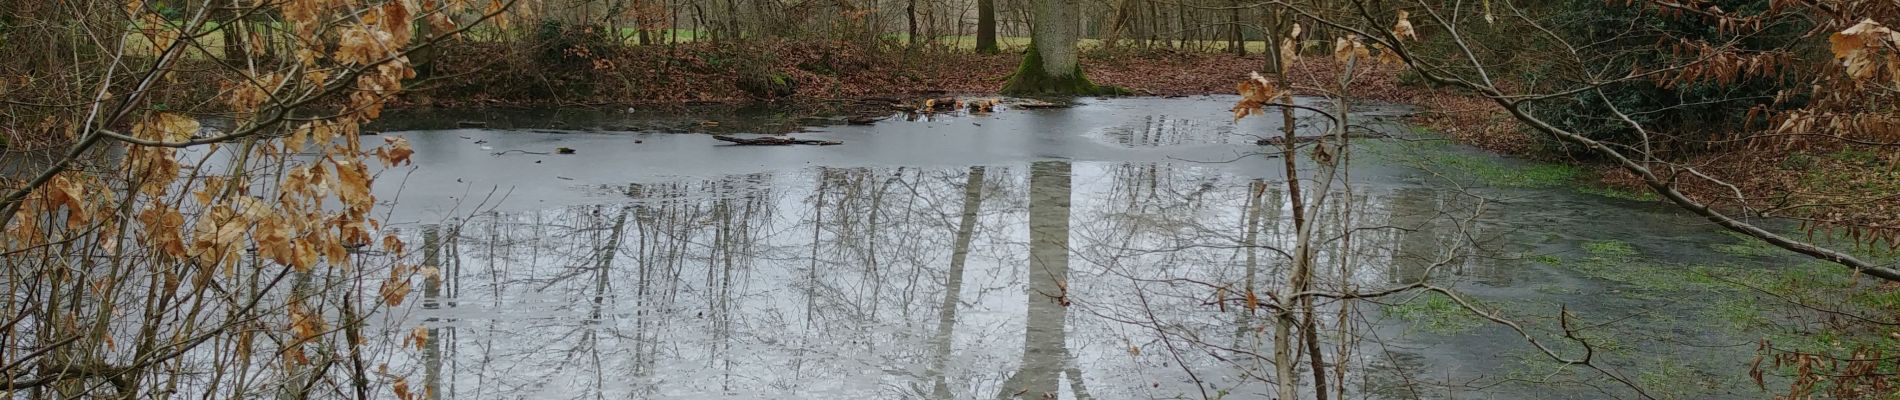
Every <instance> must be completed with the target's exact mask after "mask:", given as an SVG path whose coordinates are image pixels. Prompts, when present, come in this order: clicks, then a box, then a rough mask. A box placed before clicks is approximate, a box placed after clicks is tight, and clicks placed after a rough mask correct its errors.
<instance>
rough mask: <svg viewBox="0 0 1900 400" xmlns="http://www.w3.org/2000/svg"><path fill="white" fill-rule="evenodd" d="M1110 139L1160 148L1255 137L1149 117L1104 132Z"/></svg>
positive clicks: (1190, 121)
mask: <svg viewBox="0 0 1900 400" xmlns="http://www.w3.org/2000/svg"><path fill="white" fill-rule="evenodd" d="M1104 133H1105V135H1106V136H1108V138H1109V140H1112V141H1114V142H1115V143H1118V144H1121V145H1123V146H1128V147H1159V146H1174V145H1182V144H1201V143H1228V144H1245V143H1252V142H1253V140H1254V138H1253V137H1252V136H1249V135H1240V134H1237V133H1235V132H1234V126H1233V125H1232V124H1224V123H1223V124H1209V123H1206V122H1205V121H1199V120H1196V119H1193V118H1185V117H1183V118H1176V117H1169V116H1166V115H1149V116H1146V117H1143V118H1142V119H1141V121H1140V122H1139V123H1134V122H1130V123H1127V124H1124V125H1118V126H1115V127H1112V128H1109V129H1107V130H1106V131H1104Z"/></svg>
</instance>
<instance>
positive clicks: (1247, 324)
mask: <svg viewBox="0 0 1900 400" xmlns="http://www.w3.org/2000/svg"><path fill="white" fill-rule="evenodd" d="M1266 191H1267V183H1266V182H1263V181H1260V180H1258V179H1256V180H1254V181H1253V182H1251V183H1250V184H1249V185H1247V209H1246V212H1245V213H1244V215H1243V218H1244V223H1245V224H1246V225H1247V226H1246V228H1245V230H1244V231H1245V232H1246V233H1244V236H1243V237H1242V239H1241V240H1242V241H1244V242H1245V243H1243V245H1244V246H1246V247H1245V249H1246V251H1247V277H1246V280H1245V281H1244V282H1243V283H1242V286H1241V287H1240V293H1239V294H1241V295H1248V294H1253V295H1256V296H1257V294H1255V292H1254V289H1255V288H1254V283H1255V282H1256V279H1257V278H1258V276H1259V271H1260V220H1261V218H1260V216H1261V214H1263V212H1262V209H1264V208H1265V207H1263V206H1262V204H1261V202H1262V201H1264V200H1265V199H1263V198H1261V196H1262V195H1263V194H1265V193H1266ZM1274 207H1275V208H1278V207H1279V204H1277V203H1276V204H1274ZM1253 324H1254V322H1253V313H1252V312H1251V310H1248V311H1247V312H1241V313H1240V323H1238V324H1234V325H1235V326H1234V340H1235V341H1236V343H1235V345H1236V346H1238V345H1239V343H1238V342H1239V341H1240V340H1241V338H1242V337H1244V336H1245V334H1246V333H1248V332H1253V331H1254V329H1253Z"/></svg>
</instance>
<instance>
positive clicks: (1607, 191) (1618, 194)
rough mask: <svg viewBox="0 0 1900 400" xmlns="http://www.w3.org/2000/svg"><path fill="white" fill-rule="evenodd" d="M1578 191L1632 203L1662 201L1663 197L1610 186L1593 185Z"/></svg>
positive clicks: (1644, 191)
mask: <svg viewBox="0 0 1900 400" xmlns="http://www.w3.org/2000/svg"><path fill="white" fill-rule="evenodd" d="M1577 191H1579V192H1584V193H1588V194H1594V195H1598V196H1603V197H1608V198H1612V199H1623V200H1630V201H1657V200H1662V197H1661V196H1657V195H1656V192H1651V191H1647V190H1643V191H1636V190H1625V189H1619V188H1613V187H1608V186H1594V185H1591V186H1584V187H1582V188H1579V189H1577Z"/></svg>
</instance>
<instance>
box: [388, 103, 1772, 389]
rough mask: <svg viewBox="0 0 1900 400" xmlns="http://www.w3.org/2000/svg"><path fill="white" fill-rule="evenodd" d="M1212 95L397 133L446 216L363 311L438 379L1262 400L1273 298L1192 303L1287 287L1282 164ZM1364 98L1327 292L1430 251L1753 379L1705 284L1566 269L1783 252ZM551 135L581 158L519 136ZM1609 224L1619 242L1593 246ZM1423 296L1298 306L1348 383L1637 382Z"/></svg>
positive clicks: (1743, 261)
mask: <svg viewBox="0 0 1900 400" xmlns="http://www.w3.org/2000/svg"><path fill="white" fill-rule="evenodd" d="M1232 100H1233V99H1231V98H1225V97H1214V98H1191V99H1116V100H1094V101H1088V102H1086V103H1085V104H1084V105H1082V106H1079V107H1075V108H1071V109H1058V110H1010V111H1006V112H999V113H996V114H993V115H976V116H948V117H940V118H936V119H933V120H922V121H902V120H892V121H886V122H882V123H879V124H876V125H871V126H834V127H824V128H817V129H816V131H815V132H809V133H801V134H796V135H794V136H796V137H798V138H801V139H803V138H811V139H825V140H839V141H843V142H845V144H843V145H839V146H825V147H804V146H800V147H742V146H725V145H721V144H719V143H718V142H715V141H713V140H712V139H711V138H710V137H708V136H706V135H698V134H671V133H657V132H647V133H613V132H596V133H587V132H569V133H551V132H532V131H522V130H491V129H451V130H430V131H404V132H393V133H388V134H391V135H400V136H402V137H406V138H408V140H409V141H410V142H411V143H412V144H413V146H414V147H415V150H416V151H417V155H416V156H415V162H416V165H415V166H414V167H401V168H397V169H392V170H387V171H383V172H382V174H383V175H382V176H383V177H382V178H380V180H379V181H378V188H377V191H378V193H379V197H380V198H381V199H382V200H383V201H386V202H389V203H390V204H391V210H392V211H391V216H390V218H389V221H390V224H391V225H390V226H391V229H394V230H397V231H399V232H401V234H402V235H403V236H405V237H406V238H408V241H409V242H410V243H412V244H416V245H421V244H423V243H425V242H427V241H428V240H426V239H424V238H423V237H424V236H427V235H432V236H436V237H438V238H439V239H438V240H436V242H438V243H439V250H438V251H437V252H435V257H436V258H437V260H436V261H434V262H433V264H438V265H440V267H441V270H442V274H443V280H442V281H441V283H440V286H439V287H437V288H435V289H433V290H434V291H436V292H437V293H438V294H437V295H436V296H437V301H439V303H436V304H439V306H436V307H425V306H423V305H422V304H423V303H422V302H412V303H411V304H409V305H408V306H407V307H405V308H401V309H397V310H393V311H391V314H390V315H389V316H387V318H386V319H385V322H383V323H385V324H387V325H388V327H389V328H390V329H391V330H392V331H397V332H402V331H406V330H407V329H408V328H409V327H413V326H416V325H424V326H427V327H429V329H431V332H433V334H432V335H431V336H432V337H434V338H437V339H438V340H432V341H431V342H430V343H431V344H430V347H429V348H428V349H427V350H426V351H422V352H418V353H417V354H414V355H413V357H411V358H409V359H408V362H410V364H408V365H404V366H396V365H392V368H394V369H396V370H399V371H408V372H409V373H412V374H413V376H426V377H428V378H427V379H426V382H432V383H431V385H433V386H435V387H437V388H438V393H439V394H440V395H441V398H456V399H462V398H469V399H478V398H479V399H488V398H524V399H553V398H711V397H720V398H761V399H783V398H812V399H834V398H880V399H881V398H944V397H948V398H984V399H988V398H999V397H1022V398H1043V397H1042V396H1044V394H1045V393H1047V394H1048V396H1051V397H1050V398H1065V399H1066V398H1099V399H1127V398H1201V397H1202V396H1203V395H1205V396H1209V397H1217V396H1219V397H1224V398H1271V393H1272V392H1273V390H1274V386H1273V384H1272V382H1273V381H1272V379H1273V378H1272V374H1273V367H1272V365H1271V361H1272V360H1271V358H1270V357H1264V355H1267V354H1270V353H1271V348H1272V346H1271V339H1272V337H1271V331H1272V330H1271V328H1270V323H1271V322H1272V320H1271V319H1270V316H1269V314H1268V313H1267V312H1266V311H1264V310H1262V311H1258V312H1247V311H1246V310H1245V309H1244V307H1242V306H1240V304H1241V303H1238V302H1228V303H1226V304H1225V305H1221V304H1216V302H1215V301H1213V299H1215V298H1216V297H1217V296H1223V294H1224V295H1225V296H1226V297H1230V298H1231V297H1232V296H1234V293H1235V292H1234V291H1240V290H1243V288H1247V287H1252V288H1255V289H1256V290H1258V291H1260V292H1261V293H1265V292H1269V291H1275V290H1278V289H1277V288H1278V287H1280V286H1282V285H1284V278H1283V277H1284V275H1285V270H1286V269H1287V268H1288V258H1287V257H1285V256H1284V253H1283V251H1287V250H1288V249H1291V248H1292V247H1293V236H1292V233H1291V230H1292V221H1291V217H1290V216H1289V215H1290V214H1289V213H1290V212H1291V211H1290V205H1289V203H1288V202H1289V200H1288V199H1287V195H1286V191H1285V189H1284V188H1285V183H1284V182H1283V180H1284V176H1285V174H1284V172H1283V170H1282V168H1283V165H1284V164H1283V162H1284V161H1283V160H1282V159H1280V158H1278V156H1277V155H1275V154H1262V153H1260V151H1262V150H1264V149H1262V148H1260V147H1257V146H1252V145H1251V142H1253V141H1254V140H1255V139H1257V136H1256V135H1260V134H1265V133H1268V132H1277V131H1278V127H1277V126H1276V125H1275V122H1276V121H1277V118H1254V119H1249V120H1245V121H1241V122H1239V123H1232V122H1231V114H1229V113H1228V112H1227V108H1228V107H1229V106H1230V105H1231V104H1232ZM1362 108H1364V110H1363V111H1364V114H1363V115H1359V116H1357V117H1355V118H1358V119H1360V120H1361V121H1360V123H1365V124H1367V125H1369V126H1371V127H1373V128H1374V129H1378V130H1381V131H1385V132H1390V133H1395V134H1399V135H1401V136H1402V139H1398V140H1376V141H1374V140H1369V141H1367V143H1366V144H1365V146H1364V147H1363V149H1364V150H1362V151H1359V152H1356V153H1355V154H1354V156H1353V157H1354V158H1353V160H1352V163H1351V167H1350V168H1349V169H1348V171H1349V176H1348V177H1347V178H1348V179H1349V180H1348V182H1349V183H1348V184H1345V185H1342V186H1340V189H1341V190H1343V192H1338V193H1336V194H1335V195H1334V197H1333V201H1331V202H1329V203H1328V204H1327V205H1326V207H1325V209H1324V210H1323V211H1322V212H1321V214H1320V215H1321V216H1322V217H1321V221H1319V222H1318V223H1319V224H1320V226H1321V228H1320V230H1319V231H1320V232H1319V235H1320V236H1319V237H1321V238H1322V239H1324V241H1323V242H1322V243H1324V245H1323V246H1322V248H1323V250H1321V252H1320V254H1319V265H1320V268H1321V278H1320V281H1321V282H1322V283H1321V284H1320V285H1321V288H1324V289H1328V290H1338V291H1348V290H1363V291H1374V290H1377V289H1379V288H1383V287H1390V286H1394V285H1401V284H1408V283H1412V282H1417V281H1419V280H1420V279H1424V278H1427V277H1428V273H1429V278H1430V279H1431V281H1432V282H1434V283H1435V284H1437V285H1441V286H1446V287H1455V288H1457V289H1458V290H1459V291H1460V292H1462V293H1466V294H1468V295H1469V296H1471V297H1472V298H1474V299H1478V300H1479V301H1481V302H1483V303H1484V304H1486V305H1487V306H1488V307H1493V308H1495V309H1498V310H1500V311H1501V312H1504V313H1506V314H1507V315H1509V316H1511V317H1512V318H1514V319H1517V320H1520V321H1522V322H1524V323H1525V325H1526V326H1527V327H1529V328H1530V329H1531V330H1532V332H1533V334H1535V335H1540V337H1541V339H1542V340H1546V341H1551V342H1554V343H1555V345H1554V346H1555V347H1557V348H1558V349H1560V350H1565V351H1580V350H1581V349H1580V348H1579V347H1577V346H1574V345H1568V344H1566V343H1564V342H1563V341H1562V339H1561V335H1560V331H1558V330H1556V326H1557V319H1556V318H1557V315H1558V313H1559V310H1560V309H1567V310H1569V312H1571V313H1572V314H1574V315H1576V316H1577V318H1579V319H1580V320H1583V321H1587V322H1590V323H1591V325H1592V327H1591V328H1590V329H1589V332H1588V333H1589V334H1591V335H1596V336H1594V337H1602V338H1605V339H1604V341H1603V342H1602V344H1600V346H1604V347H1605V348H1604V349H1600V352H1602V353H1603V354H1602V355H1599V357H1601V360H1600V362H1602V363H1603V364H1605V365H1607V366H1609V367H1611V368H1612V369H1614V370H1616V371H1618V372H1619V373H1622V374H1625V375H1627V376H1630V377H1632V379H1634V380H1639V381H1643V382H1644V383H1645V384H1653V385H1655V386H1657V387H1658V389H1654V390H1652V391H1654V392H1655V393H1652V395H1658V397H1681V398H1733V397H1749V398H1752V397H1763V396H1762V395H1761V394H1760V393H1757V392H1754V391H1753V389H1752V385H1751V386H1744V385H1741V384H1739V382H1741V380H1742V379H1743V378H1745V375H1744V374H1743V372H1742V371H1744V370H1745V368H1746V364H1745V363H1746V362H1747V359H1748V358H1749V357H1751V356H1752V350H1753V347H1752V346H1753V342H1752V341H1751V340H1748V339H1746V338H1744V337H1743V335H1740V334H1738V333H1731V332H1727V331H1724V330H1722V329H1714V328H1710V326H1712V324H1713V322H1710V321H1708V318H1707V316H1706V314H1708V312H1707V310H1705V308H1707V307H1708V305H1709V304H1716V303H1717V301H1716V300H1718V299H1709V298H1698V297H1695V296H1693V295H1680V294H1669V295H1659V294H1656V293H1649V292H1644V291H1643V290H1641V289H1640V288H1632V287H1629V285H1627V284H1626V283H1621V282H1617V281H1614V280H1607V279H1603V278H1602V276H1601V275H1600V274H1592V273H1591V272H1590V270H1582V269H1579V268H1580V267H1575V266H1573V265H1576V264H1577V263H1580V262H1596V263H1599V264H1601V263H1612V264H1613V263H1619V262H1642V263H1652V264H1666V265H1677V264H1681V265H1688V264H1704V263H1716V262H1720V263H1724V264H1726V265H1736V266H1740V267H1742V268H1769V267H1773V263H1774V262H1777V261H1778V260H1779V259H1778V258H1774V257H1766V258H1748V257H1741V256H1732V255H1728V254H1724V253H1718V252H1714V251H1711V250H1709V249H1710V247H1711V246H1713V245H1717V244H1725V243H1732V242H1734V239H1733V238H1731V237H1728V236H1725V235H1722V234H1719V233H1717V232H1716V229H1715V228H1714V227H1713V226H1709V225H1708V224H1706V223H1704V222H1702V221H1700V220H1698V219H1695V218H1693V217H1690V216H1687V215H1683V214H1681V213H1677V212H1673V211H1672V210H1670V209H1668V208H1666V207H1662V206H1659V205H1656V204H1649V203H1642V202H1636V201H1629V200H1620V199H1613V198H1607V197H1601V196H1596V195H1590V194H1584V193H1580V192H1577V191H1573V190H1570V189H1569V188H1567V187H1562V186H1560V187H1542V188H1512V187H1484V186H1485V185H1483V183H1482V182H1470V181H1463V182H1461V181H1458V180H1455V179H1453V180H1447V179H1442V178H1441V176H1448V174H1446V173H1444V172H1445V171H1436V172H1438V173H1434V171H1432V168H1434V166H1433V165H1432V164H1431V163H1429V162H1423V163H1420V162H1414V161H1404V160H1420V159H1423V160H1430V159H1432V157H1433V156H1434V155H1439V154H1456V155H1458V156H1461V157H1483V158H1485V159H1487V160H1490V161H1491V162H1495V163H1497V165H1503V166H1512V165H1517V163H1518V162H1516V161H1511V160H1503V159H1496V158H1493V157H1490V156H1487V155H1482V154H1476V153H1473V152H1471V151H1469V150H1462V149H1458V148H1455V147H1446V146H1441V145H1436V144H1431V143H1433V142H1431V141H1430V137H1429V136H1421V135H1419V134H1416V133H1413V132H1412V131H1411V130H1409V129H1407V128H1406V127H1404V126H1402V125H1401V124H1399V123H1398V120H1397V119H1395V116H1396V115H1399V114H1402V112H1403V109H1402V108H1394V107H1362ZM1270 119H1271V120H1270ZM528 121H531V120H528ZM1302 121H1306V122H1302V123H1303V124H1313V125H1314V126H1303V127H1302V131H1304V132H1309V133H1317V132H1319V131H1321V130H1322V129H1324V127H1323V126H1319V125H1318V124H1319V122H1318V121H1317V119H1316V118H1303V119H1302ZM523 124H532V122H523ZM1421 140H1422V141H1421ZM559 147H566V148H571V149H575V154H572V155H554V154H549V155H539V154H529V153H525V152H549V153H551V152H553V150H554V149H556V148H559ZM511 150H519V151H511ZM496 153H503V154H500V155H497V154H496ZM1419 154H1424V155H1425V156H1424V157H1418V156H1417V155H1419ZM1296 157H1298V160H1299V162H1300V163H1301V164H1302V165H1303V166H1304V167H1310V165H1309V164H1310V163H1311V162H1310V161H1309V160H1308V158H1307V157H1306V156H1305V155H1300V156H1296ZM1452 172H1456V171H1452ZM1310 185H1311V183H1310V182H1309V186H1310ZM1466 185H1472V186H1466ZM1309 189H1310V188H1309ZM425 231H428V232H433V233H425ZM1349 232H1350V233H1351V235H1350V238H1348V237H1346V236H1347V235H1346V233H1349ZM1606 243H1618V244H1621V246H1622V247H1626V248H1628V249H1629V250H1631V251H1633V252H1634V253H1633V255H1631V256H1629V257H1628V258H1614V259H1606V258H1604V257H1601V256H1600V254H1597V253H1592V251H1593V250H1594V251H1598V252H1599V253H1600V251H1601V249H1600V248H1601V247H1604V246H1606ZM1593 254H1596V255H1593ZM1551 260H1566V261H1565V262H1555V261H1551ZM1568 260H1582V261H1578V262H1568ZM1428 300H1429V299H1428V298H1427V297H1426V296H1419V295H1417V294H1405V295H1399V296H1394V297H1390V298H1385V299H1378V300H1371V301H1359V302H1353V303H1350V304H1347V303H1340V302H1326V303H1324V304H1322V305H1321V307H1322V310H1323V312H1322V314H1325V315H1323V316H1322V318H1325V319H1327V320H1328V321H1329V322H1328V323H1329V324H1332V323H1336V322H1339V321H1345V323H1346V324H1348V325H1350V326H1351V327H1352V328H1353V329H1352V330H1351V331H1350V334H1349V335H1348V336H1339V335H1333V334H1328V335H1322V336H1323V337H1324V338H1325V339H1324V340H1325V341H1326V342H1327V343H1329V348H1330V349H1329V350H1327V351H1328V362H1329V363H1336V364H1337V365H1343V366H1345V367H1346V368H1347V369H1348V370H1349V371H1350V372H1349V373H1348V374H1347V382H1346V384H1345V387H1346V388H1347V396H1346V397H1348V398H1415V397H1416V398H1511V399H1515V398H1603V397H1634V396H1635V395H1634V393H1633V392H1630V391H1629V390H1628V389H1625V388H1622V387H1620V386H1618V385H1617V384H1615V383H1613V382H1611V381H1609V380H1607V379H1605V378H1604V377H1603V376H1601V375H1600V374H1596V373H1593V372H1588V371H1582V370H1580V369H1578V368H1576V367H1574V366H1569V367H1566V366H1560V365H1554V364H1551V363H1548V362H1540V361H1539V360H1540V357H1541V355H1538V354H1535V353H1533V349H1532V348H1531V347H1530V346H1528V345H1527V344H1526V342H1525V341H1524V340H1523V339H1522V338H1521V337H1520V336H1519V335H1518V334H1516V333H1515V332H1512V331H1510V330H1508V329H1505V328H1503V327H1501V326H1498V325H1494V324H1489V323H1487V322H1483V321H1481V320H1477V319H1476V318H1475V317H1474V316H1471V315H1469V314H1458V313H1441V314H1443V315H1437V316H1436V317H1441V318H1440V319H1443V320H1444V322H1445V323H1444V324H1442V325H1448V326H1436V325H1434V324H1432V323H1429V322H1430V321H1432V318H1434V317H1433V315H1430V314H1419V313H1411V314H1405V313H1399V312H1392V311H1391V310H1388V309H1387V306H1386V305H1382V303H1384V304H1393V307H1410V308H1412V309H1429V308H1421V307H1420V306H1418V304H1425V302H1427V301H1428ZM1400 304H1410V305H1404V306H1402V305H1400ZM1418 315H1426V316H1425V317H1419V316H1418ZM1611 339H1614V340H1611ZM1612 341H1613V342H1614V344H1615V345H1616V346H1617V347H1616V348H1615V349H1610V348H1608V346H1609V343H1610V342H1612ZM1340 349H1345V350H1347V352H1348V353H1349V357H1348V358H1347V359H1344V360H1341V359H1339V357H1338V351H1339V350H1340ZM1612 350H1614V351H1612ZM1652 382H1653V383H1652ZM1682 382H1697V383H1698V384H1684V383H1682Z"/></svg>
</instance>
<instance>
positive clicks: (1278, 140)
mask: <svg viewBox="0 0 1900 400" xmlns="http://www.w3.org/2000/svg"><path fill="white" fill-rule="evenodd" d="M1334 136H1335V135H1321V136H1294V137H1293V143H1309V142H1317V141H1321V140H1326V139H1332V138H1333V137H1334ZM1389 137H1392V135H1387V134H1383V133H1349V134H1346V138H1347V139H1384V138H1389ZM1285 142H1286V137H1285V136H1274V137H1269V138H1266V139H1260V140H1255V141H1254V142H1253V144H1256V145H1261V146H1267V145H1279V144H1283V143H1285Z"/></svg>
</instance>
